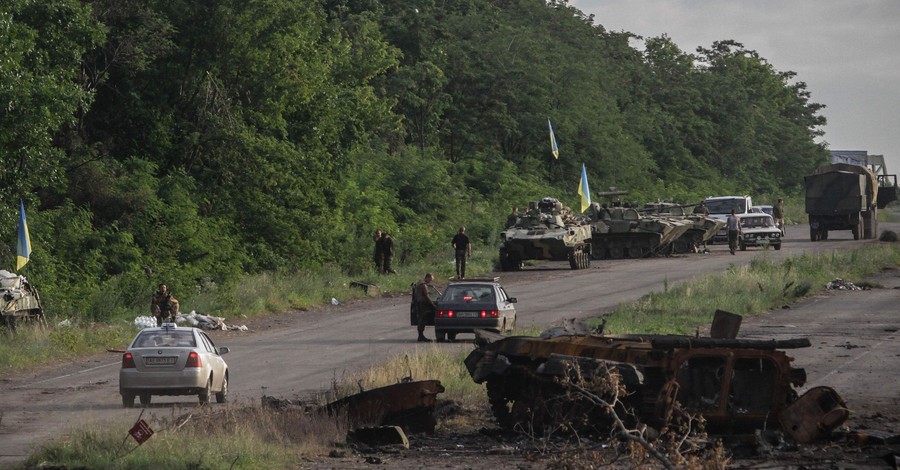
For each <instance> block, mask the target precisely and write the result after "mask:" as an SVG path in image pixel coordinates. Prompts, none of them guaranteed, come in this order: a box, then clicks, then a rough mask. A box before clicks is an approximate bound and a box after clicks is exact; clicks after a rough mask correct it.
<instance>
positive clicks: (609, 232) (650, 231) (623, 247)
mask: <svg viewBox="0 0 900 470" xmlns="http://www.w3.org/2000/svg"><path fill="white" fill-rule="evenodd" d="M589 213H590V218H591V228H592V236H591V241H592V242H593V245H594V246H593V251H592V252H591V253H592V255H593V257H594V259H604V258H611V259H620V258H625V257H626V256H627V257H628V258H643V257H645V256H648V255H651V254H654V253H659V252H666V251H667V250H669V249H671V246H672V242H674V241H675V240H677V239H678V238H679V237H681V236H682V235H683V234H684V233H685V232H687V230H688V229H690V228H691V226H692V223H688V222H685V221H683V220H678V219H674V218H669V217H659V216H648V215H643V214H641V213H640V211H638V210H637V209H633V208H628V207H611V208H607V207H603V206H600V205H599V204H597V203H592V204H591V208H590V209H589Z"/></svg>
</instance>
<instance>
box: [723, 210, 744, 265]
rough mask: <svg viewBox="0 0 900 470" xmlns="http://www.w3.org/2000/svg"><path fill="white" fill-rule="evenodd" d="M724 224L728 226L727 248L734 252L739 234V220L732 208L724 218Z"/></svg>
mask: <svg viewBox="0 0 900 470" xmlns="http://www.w3.org/2000/svg"><path fill="white" fill-rule="evenodd" d="M725 226H726V227H727V228H728V249H729V250H730V251H731V254H734V251H735V250H737V245H738V237H740V235H741V221H740V219H738V216H737V215H735V213H734V209H731V214H728V218H727V219H725Z"/></svg>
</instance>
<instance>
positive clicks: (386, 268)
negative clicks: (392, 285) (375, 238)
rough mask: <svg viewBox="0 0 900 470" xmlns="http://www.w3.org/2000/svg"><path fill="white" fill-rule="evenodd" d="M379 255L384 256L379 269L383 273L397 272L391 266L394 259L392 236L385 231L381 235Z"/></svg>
mask: <svg viewBox="0 0 900 470" xmlns="http://www.w3.org/2000/svg"><path fill="white" fill-rule="evenodd" d="M381 255H382V256H383V257H384V265H383V269H382V270H381V272H382V273H384V274H397V271H394V269H393V268H392V267H391V262H392V261H393V260H394V238H393V237H391V235H390V234H389V233H387V232H384V234H382V235H381Z"/></svg>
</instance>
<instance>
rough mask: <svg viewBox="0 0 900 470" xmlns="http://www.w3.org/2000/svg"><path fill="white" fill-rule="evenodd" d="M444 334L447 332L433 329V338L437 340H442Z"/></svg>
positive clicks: (444, 336) (444, 337)
mask: <svg viewBox="0 0 900 470" xmlns="http://www.w3.org/2000/svg"><path fill="white" fill-rule="evenodd" d="M446 336H447V333H444V332H443V331H442V330H437V329H436V330H434V339H436V340H438V342H443V341H444V340H445V339H446Z"/></svg>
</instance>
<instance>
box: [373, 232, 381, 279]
mask: <svg viewBox="0 0 900 470" xmlns="http://www.w3.org/2000/svg"><path fill="white" fill-rule="evenodd" d="M381 237H382V235H381V230H376V231H375V235H374V236H373V237H372V239H373V240H374V241H375V248H374V249H373V250H372V261H373V262H374V263H375V271H378V272H379V273H380V272H381V271H382V269H384V242H383V241H382V239H381Z"/></svg>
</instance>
